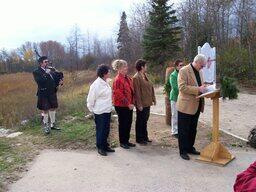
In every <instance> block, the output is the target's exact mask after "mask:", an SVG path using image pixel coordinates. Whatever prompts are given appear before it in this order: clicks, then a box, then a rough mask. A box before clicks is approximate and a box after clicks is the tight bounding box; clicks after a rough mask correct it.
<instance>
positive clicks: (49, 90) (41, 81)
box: [33, 67, 57, 97]
mask: <svg viewBox="0 0 256 192" xmlns="http://www.w3.org/2000/svg"><path fill="white" fill-rule="evenodd" d="M33 76H34V79H35V81H36V83H37V86H38V89H37V94H36V95H37V96H41V97H47V96H49V95H52V94H55V93H56V91H57V88H56V83H55V81H54V79H53V78H52V77H51V76H50V75H49V74H48V73H46V72H45V71H44V70H43V69H42V68H41V67H38V68H37V69H36V70H35V71H34V72H33Z"/></svg>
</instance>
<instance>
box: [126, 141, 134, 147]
mask: <svg viewBox="0 0 256 192" xmlns="http://www.w3.org/2000/svg"><path fill="white" fill-rule="evenodd" d="M127 145H128V146H129V147H136V145H135V144H134V143H130V142H129V143H127Z"/></svg>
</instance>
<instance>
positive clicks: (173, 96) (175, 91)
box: [169, 59, 183, 138]
mask: <svg viewBox="0 0 256 192" xmlns="http://www.w3.org/2000/svg"><path fill="white" fill-rule="evenodd" d="M174 66H175V70H174V71H173V72H172V73H171V74H170V78H169V81H170V85H171V87H172V90H171V92H170V101H171V111H172V130H171V134H172V136H174V137H175V138H178V111H177V109H176V102H177V99H178V95H179V88H178V73H179V70H180V69H181V68H182V67H183V62H182V61H181V60H179V59H178V60H176V61H175V62H174Z"/></svg>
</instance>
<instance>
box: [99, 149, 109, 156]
mask: <svg viewBox="0 0 256 192" xmlns="http://www.w3.org/2000/svg"><path fill="white" fill-rule="evenodd" d="M98 153H99V154H100V155H102V156H107V152H106V151H105V150H102V149H98Z"/></svg>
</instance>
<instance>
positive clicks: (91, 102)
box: [87, 65, 115, 156]
mask: <svg viewBox="0 0 256 192" xmlns="http://www.w3.org/2000/svg"><path fill="white" fill-rule="evenodd" d="M97 76H98V78H97V79H96V80H95V81H94V82H93V83H92V85H91V86H90V89H89V93H88V96H87V108H88V109H89V111H90V112H92V113H93V114H94V120H95V124H96V146H97V148H98V153H99V154H100V155H102V156H107V152H115V150H113V149H111V148H110V146H109V144H108V141H107V140H108V136H109V131H110V119H111V111H112V89H111V87H110V85H109V84H108V82H107V79H108V78H109V77H110V68H109V67H108V66H106V65H100V66H99V67H98V68H97Z"/></svg>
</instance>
